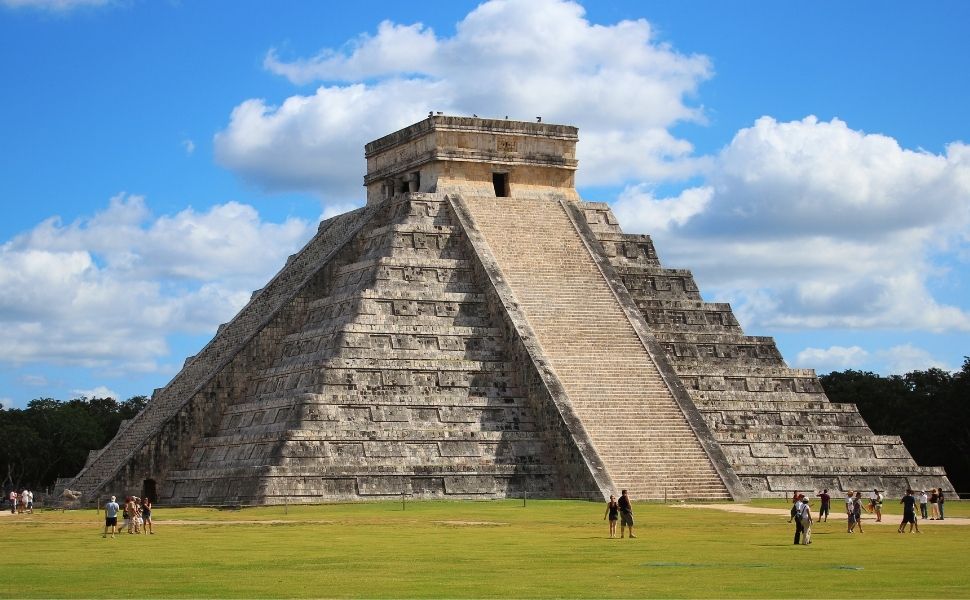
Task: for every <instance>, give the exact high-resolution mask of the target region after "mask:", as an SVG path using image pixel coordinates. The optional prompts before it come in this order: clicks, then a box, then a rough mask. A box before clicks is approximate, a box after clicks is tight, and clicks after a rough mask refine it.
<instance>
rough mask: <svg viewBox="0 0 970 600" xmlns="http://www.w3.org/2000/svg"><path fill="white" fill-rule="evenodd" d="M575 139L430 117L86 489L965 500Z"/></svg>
mask: <svg viewBox="0 0 970 600" xmlns="http://www.w3.org/2000/svg"><path fill="white" fill-rule="evenodd" d="M578 139H579V138H578V131H577V129H576V128H575V127H570V126H564V125H552V124H545V123H532V122H521V121H509V120H493V119H481V118H477V117H476V118H469V117H455V116H447V115H431V116H429V117H428V118H427V119H425V120H423V121H420V122H418V123H415V124H414V125H411V126H409V127H407V128H405V129H402V130H400V131H396V132H394V133H391V134H390V135H387V136H385V137H382V138H380V139H378V140H375V141H373V142H371V143H369V144H367V145H366V147H365V156H366V159H367V173H366V175H365V177H364V185H365V187H366V194H367V202H366V205H365V206H363V207H362V208H359V209H357V210H353V211H351V212H348V213H345V214H342V215H339V216H337V217H333V218H331V219H327V220H325V221H323V222H322V223H320V226H319V230H318V232H317V234H316V235H315V236H314V238H313V239H312V240H310V241H309V243H307V244H306V246H305V247H304V248H303V249H302V250H300V251H299V252H298V253H296V254H294V255H293V256H291V257H290V258H289V260H288V261H287V262H286V265H285V266H283V267H282V269H281V270H280V271H279V273H277V274H276V276H275V277H273V278H272V279H271V280H270V281H269V282H268V283H267V284H266V286H265V287H263V288H262V289H260V290H257V291H256V292H254V293H253V296H252V299H251V300H250V302H249V303H248V304H247V305H246V306H245V307H244V308H243V309H242V310H241V311H240V312H239V314H237V315H236V316H235V317H234V318H233V319H232V320H231V321H229V322H228V323H226V324H224V325H222V326H221V327H220V328H219V330H218V332H217V333H216V335H215V337H214V338H213V339H212V340H211V341H210V342H209V343H208V344H207V345H206V346H205V347H204V348H202V349H201V350H200V351H199V353H198V354H196V355H195V356H191V357H189V358H188V359H186V361H185V365H184V367H183V368H182V370H181V371H180V372H179V373H178V374H177V375H176V376H175V377H174V378H173V379H172V381H171V382H170V383H169V384H168V385H167V386H166V387H164V388H161V389H158V390H156V391H155V393H154V394H153V395H152V399H151V401H150V402H149V403H148V405H147V406H146V407H145V409H144V410H143V411H142V412H141V413H139V414H138V415H137V416H136V417H135V418H133V419H132V420H130V421H128V422H125V423H124V424H123V425H122V427H121V429H120V430H119V431H118V434H117V435H116V436H115V438H114V439H113V440H112V441H111V442H110V443H109V444H108V445H107V446H106V447H105V448H103V449H101V450H98V451H93V452H91V455H90V457H89V458H88V461H87V464H86V465H85V467H84V468H83V469H82V470H81V472H80V473H78V474H77V476H75V477H74V478H71V479H66V480H61V481H60V482H59V484H58V486H59V488H61V489H71V490H76V491H79V492H82V493H83V494H84V496H83V498H84V499H86V500H87V501H88V502H96V501H97V499H98V498H99V497H103V496H105V495H110V494H114V495H118V496H123V495H128V494H134V495H147V496H149V497H152V498H154V499H155V501H156V502H159V503H166V504H184V505H206V504H230V503H231V504H236V503H238V504H263V503H284V502H287V503H297V502H307V503H309V502H325V501H333V500H356V499H379V498H385V497H398V498H399V497H400V496H401V494H406V495H408V496H410V497H415V498H503V497H521V496H522V495H523V494H527V495H528V496H529V497H540V498H541V497H548V498H593V499H600V498H603V497H607V496H609V494H611V493H617V492H618V491H619V490H621V489H628V490H630V493H631V494H632V496H633V497H634V498H636V499H664V498H667V499H684V498H692V499H735V500H743V499H746V498H750V497H774V496H782V495H788V494H790V493H791V492H792V491H793V490H802V491H804V490H820V489H823V488H827V489H829V490H871V489H873V488H878V489H880V490H887V491H889V492H892V493H896V492H899V491H901V490H904V489H905V488H907V487H912V488H914V489H928V488H930V487H942V488H944V489H946V490H952V486H951V485H950V482H949V481H948V480H947V477H946V474H945V473H944V471H943V469H942V468H940V467H926V466H919V465H917V464H916V463H915V461H914V460H913V458H912V457H911V456H910V453H909V451H907V449H906V448H905V447H904V446H903V444H902V442H901V441H900V439H899V438H898V437H896V436H886V435H875V434H873V432H872V431H871V430H870V429H869V427H868V426H867V425H866V423H865V421H864V420H863V419H862V417H861V416H860V415H859V413H858V411H857V410H856V408H855V406H853V405H847V404H834V403H831V402H830V401H829V400H828V398H826V396H825V394H824V392H823V390H822V387H821V385H820V383H819V380H818V378H817V377H816V375H815V373H814V371H812V370H807V369H792V368H789V367H788V366H787V365H786V363H785V361H784V360H783V358H782V357H781V355H780V354H779V352H778V349H777V347H776V346H775V343H774V341H773V340H772V339H771V338H768V337H757V336H749V335H746V334H745V333H744V331H742V329H741V326H740V325H739V324H738V322H737V320H736V319H735V317H734V314H733V313H732V310H731V306H730V305H728V304H724V303H717V302H705V301H704V300H702V299H701V295H700V292H699V291H698V289H697V285H696V283H695V281H694V279H693V277H692V275H691V273H690V271H688V270H684V269H680V268H668V267H665V266H662V265H661V263H660V260H659V258H658V255H657V251H656V250H655V248H654V245H653V243H652V241H651V239H650V237H649V236H647V235H631V234H625V233H623V232H622V230H621V229H620V224H619V223H618V222H617V220H616V217H615V216H614V215H613V213H612V211H611V210H610V207H609V205H608V204H605V203H602V202H587V201H584V200H582V199H581V198H580V197H579V195H578V194H577V192H576V189H575V187H574V176H575V173H576V169H577V167H578V164H577V161H576V155H575V149H576V144H577V142H578Z"/></svg>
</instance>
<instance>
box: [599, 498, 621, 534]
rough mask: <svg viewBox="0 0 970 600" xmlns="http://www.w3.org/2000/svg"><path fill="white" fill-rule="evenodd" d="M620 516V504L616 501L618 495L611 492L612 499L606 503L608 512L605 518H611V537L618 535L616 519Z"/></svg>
mask: <svg viewBox="0 0 970 600" xmlns="http://www.w3.org/2000/svg"><path fill="white" fill-rule="evenodd" d="M619 518H620V504H619V503H618V502H617V501H616V496H614V495H613V494H610V501H609V502H607V503H606V514H605V515H603V519H609V520H610V537H611V538H615V537H616V521H617V519H619Z"/></svg>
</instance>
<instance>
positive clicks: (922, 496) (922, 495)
mask: <svg viewBox="0 0 970 600" xmlns="http://www.w3.org/2000/svg"><path fill="white" fill-rule="evenodd" d="M929 500H930V497H929V496H928V495H927V494H926V490H920V492H919V514H920V517H921V518H923V519H926V518H928V516H929V514H928V513H927V511H926V503H927V502H929Z"/></svg>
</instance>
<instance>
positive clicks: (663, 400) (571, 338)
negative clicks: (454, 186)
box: [464, 197, 726, 494]
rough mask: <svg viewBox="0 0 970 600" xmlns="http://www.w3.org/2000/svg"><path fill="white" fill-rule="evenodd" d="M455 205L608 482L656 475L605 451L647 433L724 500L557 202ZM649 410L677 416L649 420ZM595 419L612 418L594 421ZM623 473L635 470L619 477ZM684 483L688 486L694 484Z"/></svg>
mask: <svg viewBox="0 0 970 600" xmlns="http://www.w3.org/2000/svg"><path fill="white" fill-rule="evenodd" d="M464 202H465V204H466V206H467V207H468V209H469V211H470V212H471V214H472V217H473V219H474V221H475V223H476V225H477V226H478V229H479V230H480V231H481V233H482V234H483V235H484V237H485V240H486V241H487V244H488V246H489V248H490V249H491V252H492V254H493V255H494V257H495V260H496V261H497V263H498V265H499V267H500V269H501V271H502V275H503V277H504V279H505V281H506V282H507V283H508V285H509V286H510V287H511V289H512V292H513V294H514V295H515V299H516V301H517V302H518V303H519V306H520V308H521V309H522V311H523V312H524V313H525V316H526V319H527V320H528V322H529V324H530V325H531V327H532V329H533V330H534V331H535V333H536V335H537V337H538V341H539V344H540V345H541V347H542V349H543V352H544V354H545V357H546V358H547V359H548V362H549V364H550V366H551V367H552V369H553V370H554V371H555V372H556V374H557V375H558V377H559V379H560V381H561V382H562V385H563V386H564V388H565V391H566V395H567V397H568V398H569V400H570V403H571V404H572V406H573V409H574V410H575V411H576V412H577V413H578V415H579V416H580V418H581V419H582V420H583V423H584V426H585V429H586V431H587V432H588V433H589V435H590V437H591V438H592V440H593V444H594V445H595V446H596V448H597V451H598V452H599V455H600V457H601V459H602V460H603V461H604V462H605V463H606V466H607V469H608V471H609V473H610V475H611V477H612V478H613V479H614V482H616V481H618V479H617V476H616V475H614V473H616V474H619V473H623V477H621V478H620V479H619V480H620V481H626V480H629V481H636V480H641V481H650V480H654V479H656V477H657V476H658V475H659V474H660V473H661V471H660V468H661V467H662V464H660V463H658V462H651V461H648V460H646V461H644V460H641V461H638V462H632V460H630V459H629V457H627V456H622V455H621V456H619V457H618V458H612V455H611V454H610V452H611V450H614V449H616V448H618V447H626V448H631V449H632V448H636V449H639V450H640V451H641V454H640V456H641V457H643V456H644V454H643V453H642V452H644V450H645V447H643V446H640V444H639V442H640V440H642V439H644V432H650V434H651V435H653V434H655V433H656V434H659V435H658V439H659V438H660V436H661V435H662V436H663V437H662V439H664V440H667V441H668V443H667V444H665V445H666V446H668V447H666V448H664V450H666V451H667V452H668V453H678V452H683V453H684V454H685V456H692V457H693V462H695V463H696V464H699V465H706V470H707V484H708V487H710V488H712V489H716V488H718V487H719V486H720V489H721V493H723V494H726V490H725V488H724V487H723V484H722V483H721V482H720V478H719V476H718V475H717V473H716V471H715V470H714V468H713V466H712V465H711V464H710V461H709V459H708V457H707V455H706V454H705V453H704V451H703V449H702V448H701V446H700V443H699V442H698V441H697V439H696V437H695V435H694V433H693V431H692V430H691V428H690V426H689V424H688V423H687V421H686V418H685V417H684V416H683V413H682V412H681V411H680V408H679V407H678V406H677V404H676V401H675V400H674V398H673V396H672V395H671V394H670V392H669V390H666V387H665V384H664V383H663V380H662V379H661V377H660V374H659V372H658V371H657V367H656V366H655V365H654V363H653V361H652V359H651V358H650V356H649V354H648V353H647V351H646V349H645V348H644V347H643V344H642V342H641V341H640V339H639V338H638V337H637V335H636V332H635V331H634V329H633V327H632V325H631V324H630V322H629V321H628V319H627V317H626V315H625V313H623V310H622V308H621V306H620V305H619V303H618V301H617V299H616V297H615V296H614V294H613V292H612V290H611V289H610V287H609V285H608V284H607V282H606V280H605V279H604V278H603V275H602V273H601V272H600V271H599V268H598V267H597V265H596V263H595V262H594V261H593V258H592V257H591V256H590V255H589V251H588V250H587V249H586V247H585V246H584V244H583V242H582V239H581V238H580V236H579V234H578V233H577V231H576V229H575V227H574V226H573V224H572V222H571V221H570V219H569V217H568V215H567V213H566V211H565V210H564V209H563V207H562V206H561V205H560V204H559V202H558V200H556V199H531V198H530V199H522V198H520V199H515V200H514V201H510V202H506V201H502V200H496V199H495V198H478V197H466V198H464ZM665 390H666V393H664V391H665ZM645 400H646V401H645ZM659 406H665V407H666V411H665V414H666V415H669V416H670V417H674V416H679V419H677V418H666V417H663V418H658V417H657V416H656V415H655V414H654V413H656V411H657V410H658V407H659ZM603 413H605V414H615V415H616V418H614V419H611V420H609V421H603V422H600V421H598V420H597V417H598V416H600V415H601V414H603ZM657 427H661V428H662V429H663V431H662V432H660V431H655V429H656V428H657ZM671 446H672V447H671ZM658 454H659V455H662V454H663V452H659V449H658ZM628 468H633V469H635V471H634V472H632V473H630V474H629V475H627V473H626V472H625V471H624V469H628ZM686 484H689V485H693V486H695V487H696V486H697V481H690V482H686V481H685V485H686Z"/></svg>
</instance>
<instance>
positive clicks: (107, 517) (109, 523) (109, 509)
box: [101, 496, 121, 538]
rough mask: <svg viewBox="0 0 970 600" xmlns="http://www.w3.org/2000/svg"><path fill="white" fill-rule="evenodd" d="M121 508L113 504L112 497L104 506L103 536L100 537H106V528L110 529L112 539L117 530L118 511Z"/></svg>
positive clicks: (115, 503)
mask: <svg viewBox="0 0 970 600" xmlns="http://www.w3.org/2000/svg"><path fill="white" fill-rule="evenodd" d="M119 510H121V507H120V506H118V503H117V502H115V497H114V496H112V497H111V500H109V501H108V503H107V504H105V505H104V535H102V536H101V537H103V538H106V537H108V528H109V527H110V528H111V537H112V538H114V536H115V530H116V529H117V528H118V511H119Z"/></svg>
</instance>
